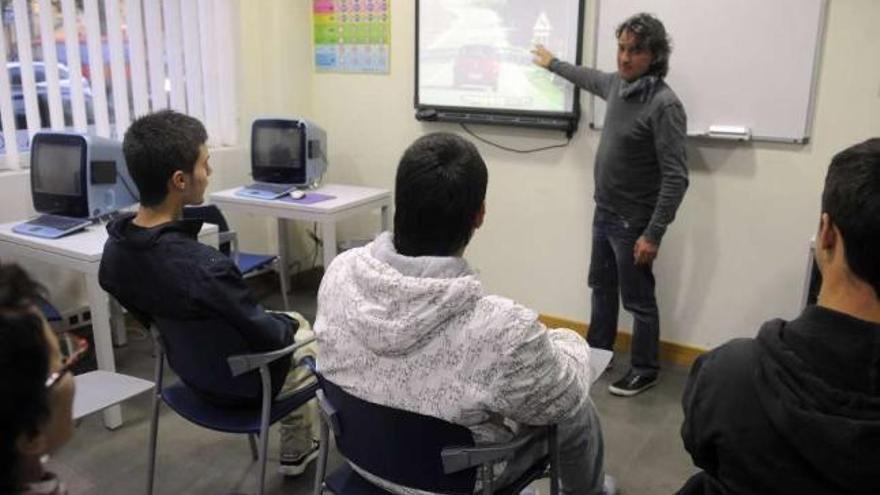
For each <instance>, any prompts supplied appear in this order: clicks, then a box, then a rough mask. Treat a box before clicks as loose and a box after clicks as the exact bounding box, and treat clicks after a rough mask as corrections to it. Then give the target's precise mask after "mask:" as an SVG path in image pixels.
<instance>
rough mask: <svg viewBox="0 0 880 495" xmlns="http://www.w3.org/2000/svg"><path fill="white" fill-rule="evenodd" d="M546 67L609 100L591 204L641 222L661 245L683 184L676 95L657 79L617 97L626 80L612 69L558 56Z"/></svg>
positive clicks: (683, 122)
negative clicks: (575, 64)
mask: <svg viewBox="0 0 880 495" xmlns="http://www.w3.org/2000/svg"><path fill="white" fill-rule="evenodd" d="M550 70H551V71H552V72H554V73H556V74H559V75H560V76H562V77H563V78H565V79H567V80H569V81H571V82H572V83H574V84H575V85H576V86H578V87H579V88H581V89H583V90H585V91H588V92H590V93H592V94H594V95H596V96H598V97H600V98H602V99H604V100H605V101H606V102H607V104H608V107H607V110H606V112H605V122H604V124H603V130H602V139H601V141H600V143H599V150H598V151H597V152H596V166H595V168H594V170H593V175H594V178H595V182H596V191H595V194H594V198H595V200H596V205H597V206H599V207H600V208H604V209H606V210H610V211H612V212H614V213H616V214H618V215H620V216H621V217H623V218H624V219H625V220H626V221H627V222H629V223H630V224H633V225H644V226H645V230H644V233H643V235H644V236H645V237H646V238H648V239H649V240H650V241H652V242H654V243H656V244H660V241H661V239H662V238H663V234H664V233H665V232H666V228H667V227H668V226H669V224H670V223H672V220H673V219H674V218H675V212H676V210H677V209H678V206H679V205H680V204H681V200H682V198H683V197H684V192H685V191H686V190H687V187H688V171H687V166H686V162H687V155H686V151H685V136H686V132H687V117H686V116H685V113H684V107H683V106H682V104H681V102H680V101H679V100H678V97H677V96H676V95H675V93H674V92H673V91H672V89H670V88H669V86H667V85H666V83H665V82H664V81H663V80H662V79H656V78H655V79H653V80H651V81H650V82H651V84H640V85H637V86H636V87H635V88H638V89H637V90H636V91H626V90H624V91H623V93H624V94H627V95H626V96H621V93H622V91H621V86H623V85H626V84H627V83H626V82H624V81H623V80H622V79H621V78H620V76H618V75H617V73H607V72H601V71H598V70H596V69H591V68H589V67H580V66H574V65H571V64H569V63H566V62H562V61H560V60H554V61H553V62H552V63H551V64H550ZM631 89H634V88H631Z"/></svg>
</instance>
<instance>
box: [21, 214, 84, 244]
mask: <svg viewBox="0 0 880 495" xmlns="http://www.w3.org/2000/svg"><path fill="white" fill-rule="evenodd" d="M91 223H92V221H91V220H89V219H87V218H71V217H63V216H60V215H40V216H38V217H37V218H34V219H33V220H29V221H27V222H25V223H21V224H18V225H16V226H15V227H13V228H12V231H13V232H17V233H19V234H25V235H33V236H36V237H46V238H49V239H55V238H57V237H61V236H64V235H67V234H71V233H73V232H76V231H78V230H81V229H83V228H85V227H87V226H88V225H90V224H91Z"/></svg>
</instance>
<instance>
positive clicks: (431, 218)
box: [394, 132, 489, 256]
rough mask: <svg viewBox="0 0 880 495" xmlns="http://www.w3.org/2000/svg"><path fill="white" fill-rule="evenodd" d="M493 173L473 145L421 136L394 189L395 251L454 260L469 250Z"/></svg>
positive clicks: (442, 135) (457, 139)
mask: <svg viewBox="0 0 880 495" xmlns="http://www.w3.org/2000/svg"><path fill="white" fill-rule="evenodd" d="M488 181H489V172H488V170H487V169H486V163H485V162H483V158H482V157H481V156H480V153H479V152H478V151H477V148H476V147H475V146H474V145H473V144H472V143H471V142H469V141H467V140H465V139H464V138H462V137H460V136H457V135H455V134H449V133H442V132H438V133H433V134H428V135H425V136H422V137H420V138H419V139H417V140H416V141H415V142H414V143H413V144H412V145H410V147H409V148H407V150H406V151H405V152H404V153H403V157H401V159H400V165H398V167H397V179H396V183H395V186H394V206H395V211H394V246H395V248H396V249H397V252H399V253H400V254H403V255H405V256H450V255H452V254H455V253H456V252H458V251H459V250H460V249H462V248H464V247H465V246H467V244H468V242H470V239H471V235H472V234H473V231H474V220H475V219H476V217H477V214H478V213H479V211H480V208H482V205H483V201H484V200H485V199H486V185H487V184H488Z"/></svg>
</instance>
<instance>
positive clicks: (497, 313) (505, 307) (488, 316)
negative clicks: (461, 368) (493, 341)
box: [474, 295, 540, 345]
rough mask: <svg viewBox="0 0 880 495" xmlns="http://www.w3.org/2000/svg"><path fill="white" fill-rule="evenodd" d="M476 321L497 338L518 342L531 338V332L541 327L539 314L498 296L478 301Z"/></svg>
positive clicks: (512, 342) (489, 296)
mask: <svg viewBox="0 0 880 495" xmlns="http://www.w3.org/2000/svg"><path fill="white" fill-rule="evenodd" d="M474 320H475V321H476V323H478V326H479V327H480V328H481V329H482V330H483V331H485V332H487V333H492V334H496V336H497V338H499V339H502V340H505V341H509V342H510V343H511V345H513V344H514V343H515V342H516V341H519V340H522V339H528V338H529V335H528V334H529V330H532V329H537V328H538V327H540V325H539V320H538V313H537V312H535V311H534V310H532V309H529V308H527V307H525V306H523V305H522V304H519V303H517V302H516V301H514V300H512V299H509V298H506V297H504V296H498V295H484V296H482V297H480V298H479V300H478V301H477V304H476V307H475V312H474Z"/></svg>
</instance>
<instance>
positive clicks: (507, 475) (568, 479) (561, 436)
mask: <svg viewBox="0 0 880 495" xmlns="http://www.w3.org/2000/svg"><path fill="white" fill-rule="evenodd" d="M526 428H527V427H526ZM556 438H557V443H558V445H559V485H560V487H559V488H560V490H559V491H560V492H561V493H562V495H598V494H601V493H602V488H603V482H604V481H605V472H604V469H603V463H604V460H605V445H604V442H603V440H602V426H601V425H600V424H599V414H598V413H597V412H596V406H595V405H593V401H592V400H591V399H589V398H588V399H587V400H586V401H585V402H584V404H583V406H581V407H579V408H578V409H577V410H576V411H575V412H574V414H572V415H571V417H569V418H567V419H564V420H562V421H560V422H559V423H557V437H556ZM545 455H547V442H543V441H542V442H540V443H538V444H534V443H531V444H527V445H526V446H525V447H523V449H522V450H520V451H518V452H517V454H516V456H515V457H514V458H513V459H511V460H510V461H508V463H507V468H506V469H505V470H504V472H503V473H501V476H499V477H498V478H497V479H496V480H495V483H496V485H495V486H505V485H507V484H509V483H513V482H514V481H515V480H517V479H518V478H519V477H520V476H522V475H523V474H524V473H525V472H526V471H527V470H528V469H529V468H530V467H532V466H534V464H535V463H536V462H537V461H538V459H540V458H541V457H543V456H545Z"/></svg>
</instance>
